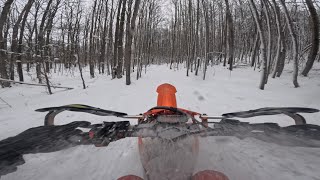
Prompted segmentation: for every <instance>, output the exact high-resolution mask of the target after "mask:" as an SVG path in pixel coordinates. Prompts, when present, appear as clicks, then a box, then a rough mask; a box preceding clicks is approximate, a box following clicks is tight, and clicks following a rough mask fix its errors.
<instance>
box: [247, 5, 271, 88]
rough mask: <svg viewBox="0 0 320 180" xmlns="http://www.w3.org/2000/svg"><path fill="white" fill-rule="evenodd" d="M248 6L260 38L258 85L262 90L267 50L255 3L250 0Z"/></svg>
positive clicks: (265, 76) (265, 71) (264, 79)
mask: <svg viewBox="0 0 320 180" xmlns="http://www.w3.org/2000/svg"><path fill="white" fill-rule="evenodd" d="M249 2H250V8H251V11H252V15H253V17H254V20H255V23H256V26H257V32H258V33H259V38H260V51H261V59H262V65H263V67H262V71H261V80H260V86H259V88H260V89H261V90H264V86H265V82H266V78H267V73H268V71H267V66H268V62H267V52H266V46H265V39H264V35H263V33H262V26H261V22H260V21H259V17H258V11H257V8H256V5H255V4H254V2H253V0H250V1H249Z"/></svg>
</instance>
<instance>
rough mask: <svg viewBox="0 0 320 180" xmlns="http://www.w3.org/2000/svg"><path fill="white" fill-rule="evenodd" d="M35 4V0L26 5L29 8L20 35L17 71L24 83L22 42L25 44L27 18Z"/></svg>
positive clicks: (30, 0)
mask: <svg viewBox="0 0 320 180" xmlns="http://www.w3.org/2000/svg"><path fill="white" fill-rule="evenodd" d="M33 3H34V0H29V1H28V4H27V5H26V6H27V8H26V11H25V13H24V16H23V20H22V23H21V29H20V35H19V45H18V57H17V59H18V66H17V71H18V74H19V81H23V80H24V78H23V72H22V48H23V46H22V42H23V35H24V29H25V25H26V21H27V18H28V14H29V12H30V10H31V7H32V4H33Z"/></svg>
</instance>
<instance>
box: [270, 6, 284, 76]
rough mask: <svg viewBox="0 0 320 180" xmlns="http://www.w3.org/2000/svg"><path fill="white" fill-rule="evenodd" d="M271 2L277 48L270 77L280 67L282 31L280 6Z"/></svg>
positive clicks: (274, 74)
mask: <svg viewBox="0 0 320 180" xmlns="http://www.w3.org/2000/svg"><path fill="white" fill-rule="evenodd" d="M272 3H273V9H274V11H275V16H276V24H277V32H278V39H277V50H276V56H275V66H274V69H273V72H272V78H275V77H276V74H277V72H279V69H280V53H281V46H282V44H281V40H282V39H283V37H282V32H281V20H280V8H279V6H278V4H277V3H276V1H275V0H272Z"/></svg>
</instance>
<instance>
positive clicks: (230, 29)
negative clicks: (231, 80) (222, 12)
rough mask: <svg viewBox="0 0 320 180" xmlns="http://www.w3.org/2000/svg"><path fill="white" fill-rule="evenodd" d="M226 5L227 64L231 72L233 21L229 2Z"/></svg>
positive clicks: (226, 1) (226, 0)
mask: <svg viewBox="0 0 320 180" xmlns="http://www.w3.org/2000/svg"><path fill="white" fill-rule="evenodd" d="M225 3H226V20H227V23H228V47H229V48H228V49H229V52H228V63H229V65H230V66H229V69H230V71H232V68H233V56H234V55H233V52H234V30H233V20H232V15H231V12H230V8H229V2H228V0H225Z"/></svg>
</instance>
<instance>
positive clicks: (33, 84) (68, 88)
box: [0, 78, 73, 90]
mask: <svg viewBox="0 0 320 180" xmlns="http://www.w3.org/2000/svg"><path fill="white" fill-rule="evenodd" d="M0 81H4V82H11V83H17V84H25V85H30V86H44V87H47V85H46V84H35V83H26V82H19V81H13V80H10V79H2V78H0ZM50 87H52V88H62V89H67V90H71V89H73V88H70V87H62V86H50Z"/></svg>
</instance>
